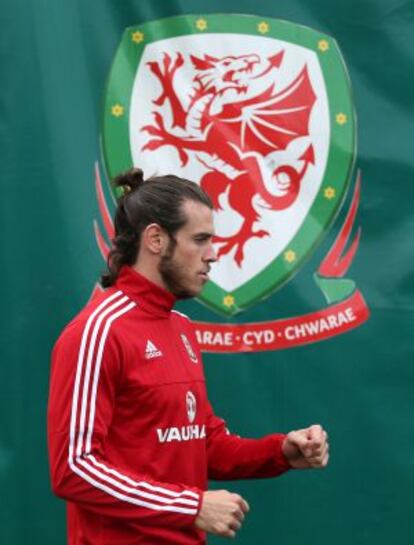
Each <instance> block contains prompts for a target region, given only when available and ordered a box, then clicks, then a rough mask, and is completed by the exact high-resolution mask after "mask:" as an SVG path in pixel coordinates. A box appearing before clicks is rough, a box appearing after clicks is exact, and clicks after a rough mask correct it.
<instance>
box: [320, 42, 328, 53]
mask: <svg viewBox="0 0 414 545" xmlns="http://www.w3.org/2000/svg"><path fill="white" fill-rule="evenodd" d="M318 49H319V51H322V53H325V51H328V49H329V42H328V40H319V42H318Z"/></svg>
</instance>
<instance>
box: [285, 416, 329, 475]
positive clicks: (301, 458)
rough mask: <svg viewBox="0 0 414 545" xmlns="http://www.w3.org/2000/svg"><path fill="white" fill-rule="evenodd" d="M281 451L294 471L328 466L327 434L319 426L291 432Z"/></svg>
mask: <svg viewBox="0 0 414 545" xmlns="http://www.w3.org/2000/svg"><path fill="white" fill-rule="evenodd" d="M282 451H283V454H284V455H285V457H286V458H287V460H288V462H289V463H290V465H291V466H292V467H293V468H295V469H308V468H322V467H326V466H327V465H328V461H329V444H328V434H327V433H326V431H325V430H323V429H322V427H321V426H319V425H318V424H317V425H314V426H310V427H309V428H306V429H304V430H297V431H291V432H290V433H288V435H287V436H286V439H285V440H284V442H283V445H282Z"/></svg>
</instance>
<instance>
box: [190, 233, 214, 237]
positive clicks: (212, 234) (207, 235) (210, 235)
mask: <svg viewBox="0 0 414 545" xmlns="http://www.w3.org/2000/svg"><path fill="white" fill-rule="evenodd" d="M193 237H194V238H212V237H214V233H211V232H203V231H202V232H201V233H195V234H194V235H193Z"/></svg>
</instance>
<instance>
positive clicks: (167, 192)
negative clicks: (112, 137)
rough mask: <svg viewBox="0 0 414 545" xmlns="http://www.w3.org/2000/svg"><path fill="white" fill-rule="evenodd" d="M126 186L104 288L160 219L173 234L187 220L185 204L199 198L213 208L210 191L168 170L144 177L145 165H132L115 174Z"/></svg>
mask: <svg viewBox="0 0 414 545" xmlns="http://www.w3.org/2000/svg"><path fill="white" fill-rule="evenodd" d="M113 185H114V186H115V187H120V188H121V189H122V190H123V195H122V196H121V197H120V199H119V200H118V206H117V209H116V213H115V238H114V239H113V241H112V249H111V251H110V252H109V255H108V270H107V272H105V273H104V274H103V275H102V277H101V284H102V286H103V287H104V288H107V287H109V286H112V285H113V284H114V283H115V282H116V279H117V278H118V274H119V271H120V269H121V267H122V266H123V265H133V264H134V263H135V261H136V259H137V256H138V252H139V246H140V240H141V234H142V232H143V230H144V229H145V227H146V226H147V225H149V224H150V223H157V224H158V225H159V226H160V227H161V228H162V229H164V230H165V231H166V232H167V233H168V234H169V235H170V236H171V238H173V237H174V234H175V233H176V232H177V231H178V230H179V229H181V227H183V226H184V225H185V223H186V221H187V218H186V217H185V215H184V213H183V210H182V204H183V203H184V201H187V200H190V201H196V202H200V203H202V204H205V205H206V206H208V207H209V208H211V209H212V208H213V205H212V203H211V201H210V198H209V197H208V195H207V194H206V193H205V192H204V191H203V190H202V189H201V188H200V187H199V186H198V185H197V184H196V183H194V182H190V181H189V180H185V179H184V178H179V177H178V176H173V175H172V174H168V175H166V176H155V177H152V178H149V179H148V180H144V176H143V172H142V170H141V169H138V168H134V169H131V170H129V171H127V172H125V173H123V174H121V175H119V176H117V178H115V180H114V181H113Z"/></svg>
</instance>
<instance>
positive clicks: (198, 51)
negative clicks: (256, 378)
mask: <svg viewBox="0 0 414 545" xmlns="http://www.w3.org/2000/svg"><path fill="white" fill-rule="evenodd" d="M354 117H355V116H354V109H353V104H352V99H351V92H350V83H349V78H348V75H347V72H346V67H345V64H344V61H343V59H342V56H341V54H340V51H339V49H338V46H337V44H336V43H335V41H334V40H333V39H332V38H331V37H329V36H326V35H323V34H321V33H319V32H317V31H315V30H312V29H310V28H306V27H303V26H299V25H296V24H292V23H289V22H285V21H279V20H275V19H266V20H264V19H261V18H258V17H255V16H250V15H249V16H247V15H226V16H223V15H208V16H180V17H172V18H168V19H162V20H159V21H152V22H149V23H145V24H143V25H140V26H138V27H133V28H128V29H127V30H126V31H125V33H124V35H123V37H122V41H121V44H120V46H119V48H118V51H117V53H116V56H115V59H114V62H113V66H112V69H111V72H110V77H109V82H108V86H107V91H106V96H105V106H104V121H103V151H104V158H105V165H106V169H107V172H108V176H109V177H110V178H113V177H114V176H115V175H117V174H118V173H120V172H122V171H125V170H127V169H128V168H130V167H131V166H138V167H140V168H142V169H143V171H144V174H145V176H146V177H149V176H152V175H155V174H167V173H173V174H176V175H177V176H181V177H184V178H188V179H190V180H193V181H195V182H197V183H198V184H200V185H201V186H202V187H203V189H205V190H206V191H207V192H208V193H209V194H210V197H211V199H212V201H213V204H214V209H215V210H214V217H215V226H216V234H217V238H216V239H215V247H216V250H217V253H218V255H219V259H218V262H217V263H216V264H215V265H214V266H213V268H212V272H211V276H210V278H211V280H210V282H208V284H207V285H206V286H205V288H204V290H203V292H202V294H201V295H200V297H199V299H200V300H201V301H202V302H204V303H205V304H207V305H208V306H209V307H211V308H213V309H214V310H216V311H218V312H220V313H222V314H226V315H232V314H235V313H237V312H240V311H241V310H243V309H246V308H247V307H249V306H251V305H252V304H254V303H256V302H257V301H258V300H260V299H263V298H265V297H266V296H268V295H269V294H270V293H271V292H273V291H274V290H276V289H277V288H279V287H280V286H282V285H283V284H284V283H285V282H287V281H288V280H289V279H290V278H291V277H292V275H293V274H294V273H295V272H297V271H298V269H299V267H300V266H301V265H302V264H303V263H304V261H305V260H306V258H307V257H308V256H309V254H310V252H311V251H312V250H313V249H314V248H315V247H316V246H317V244H318V243H319V241H320V240H321V237H322V235H323V234H324V233H325V232H326V231H327V229H328V227H329V226H330V224H331V222H332V221H333V218H334V217H335V214H336V212H337V211H338V209H339V207H340V205H341V203H342V201H343V198H344V196H345V194H346V190H347V186H348V182H349V180H350V176H351V173H352V167H353V162H354V156H355V140H356V138H355V118H354Z"/></svg>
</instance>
